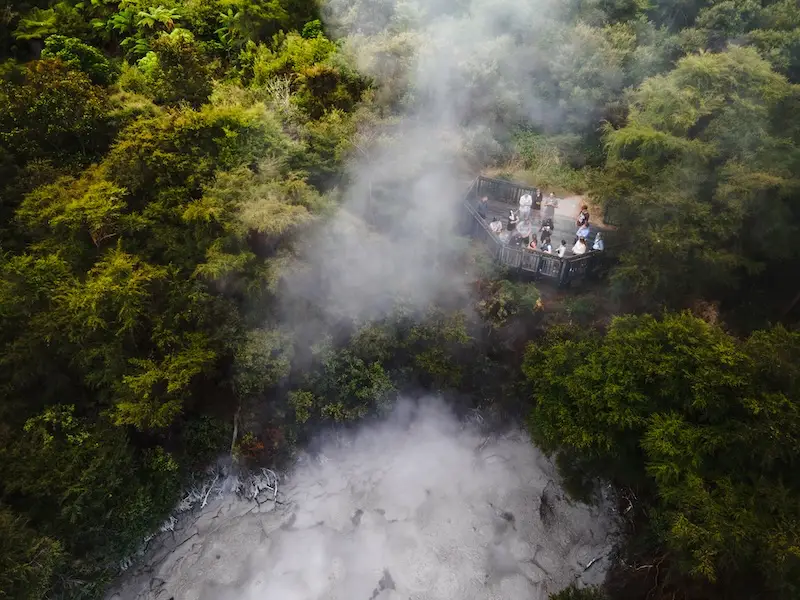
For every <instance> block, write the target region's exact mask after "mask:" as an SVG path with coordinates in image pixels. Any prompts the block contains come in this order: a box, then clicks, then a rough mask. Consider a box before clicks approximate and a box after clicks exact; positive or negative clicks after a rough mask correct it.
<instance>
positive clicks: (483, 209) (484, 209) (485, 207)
mask: <svg viewBox="0 0 800 600" xmlns="http://www.w3.org/2000/svg"><path fill="white" fill-rule="evenodd" d="M477 210H478V214H479V215H480V217H481V219H483V220H484V221H485V220H486V215H488V214H489V198H488V197H487V196H484V197H483V198H481V199H480V201H479V202H478V209H477Z"/></svg>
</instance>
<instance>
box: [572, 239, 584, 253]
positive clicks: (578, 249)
mask: <svg viewBox="0 0 800 600" xmlns="http://www.w3.org/2000/svg"><path fill="white" fill-rule="evenodd" d="M572 253H573V254H578V255H580V254H586V238H583V237H580V238H578V241H577V242H575V245H574V246H573V247H572Z"/></svg>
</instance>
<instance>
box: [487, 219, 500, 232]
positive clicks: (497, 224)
mask: <svg viewBox="0 0 800 600" xmlns="http://www.w3.org/2000/svg"><path fill="white" fill-rule="evenodd" d="M489 229H491V230H492V231H493V232H494V233H500V232H501V231H503V224H502V223H501V222H500V219H498V218H497V217H494V218H493V219H492V222H491V223H489Z"/></svg>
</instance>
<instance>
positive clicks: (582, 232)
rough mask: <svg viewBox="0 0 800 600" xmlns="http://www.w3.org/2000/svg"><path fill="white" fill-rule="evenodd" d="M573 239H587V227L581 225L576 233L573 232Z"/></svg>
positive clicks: (586, 225)
mask: <svg viewBox="0 0 800 600" xmlns="http://www.w3.org/2000/svg"><path fill="white" fill-rule="evenodd" d="M575 237H576V238H583V239H589V225H588V224H586V223H584V224H583V225H581V226H580V227H578V231H576V232H575Z"/></svg>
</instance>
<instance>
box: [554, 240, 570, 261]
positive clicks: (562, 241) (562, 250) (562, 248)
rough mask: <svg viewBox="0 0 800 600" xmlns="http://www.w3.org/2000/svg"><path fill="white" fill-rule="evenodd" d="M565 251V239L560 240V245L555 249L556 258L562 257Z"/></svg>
mask: <svg viewBox="0 0 800 600" xmlns="http://www.w3.org/2000/svg"><path fill="white" fill-rule="evenodd" d="M566 253H567V240H561V245H560V246H559V247H558V250H556V254H558V258H564V255H565V254H566Z"/></svg>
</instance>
